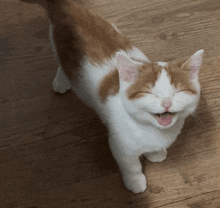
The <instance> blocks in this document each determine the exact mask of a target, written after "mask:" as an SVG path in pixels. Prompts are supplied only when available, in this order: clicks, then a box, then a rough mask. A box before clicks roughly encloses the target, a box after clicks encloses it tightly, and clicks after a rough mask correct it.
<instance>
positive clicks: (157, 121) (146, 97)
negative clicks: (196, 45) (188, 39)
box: [116, 50, 204, 129]
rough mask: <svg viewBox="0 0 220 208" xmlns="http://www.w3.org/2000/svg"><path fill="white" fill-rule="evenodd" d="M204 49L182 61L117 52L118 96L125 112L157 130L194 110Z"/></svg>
mask: <svg viewBox="0 0 220 208" xmlns="http://www.w3.org/2000/svg"><path fill="white" fill-rule="evenodd" d="M203 52H204V51H203V50H200V51H198V52H196V53H195V54H194V55H193V56H191V57H190V58H189V59H188V60H187V61H186V62H182V63H181V62H179V63H165V62H158V63H147V62H140V61H138V60H133V59H131V58H129V57H128V56H127V54H125V53H123V52H118V53H117V54H116V60H117V68H118V72H119V78H120V91H119V95H120V96H121V100H122V103H123V105H124V107H125V109H126V111H127V112H128V113H129V114H130V115H131V116H132V117H133V118H135V119H137V120H138V121H140V122H142V123H151V124H153V125H154V126H157V127H158V128H160V129H168V128H170V127H172V126H173V125H174V124H175V123H176V122H177V120H178V119H180V118H183V119H184V118H186V117H187V116H188V115H190V114H192V113H194V112H195V110H196V108H197V106H198V102H199V98H200V84H199V78H198V75H199V68H200V66H201V63H202V56H203Z"/></svg>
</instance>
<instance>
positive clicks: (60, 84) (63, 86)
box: [52, 67, 72, 93]
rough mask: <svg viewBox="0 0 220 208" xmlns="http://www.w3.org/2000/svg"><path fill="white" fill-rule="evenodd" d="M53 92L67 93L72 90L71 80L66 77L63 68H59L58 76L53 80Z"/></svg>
mask: <svg viewBox="0 0 220 208" xmlns="http://www.w3.org/2000/svg"><path fill="white" fill-rule="evenodd" d="M52 85H53V91H54V92H59V93H65V92H66V91H67V90H70V89H71V88H72V85H71V83H70V81H69V79H68V78H67V77H66V75H65V73H64V71H63V70H62V68H61V67H58V69H57V74H56V76H55V78H54V80H53V84H52Z"/></svg>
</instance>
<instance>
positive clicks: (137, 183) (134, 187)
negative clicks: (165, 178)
mask: <svg viewBox="0 0 220 208" xmlns="http://www.w3.org/2000/svg"><path fill="white" fill-rule="evenodd" d="M123 181H124V184H125V186H126V188H127V189H128V190H130V191H132V192H133V193H142V192H144V191H145V190H146V188H147V180H146V176H145V175H144V174H138V175H134V176H125V177H123Z"/></svg>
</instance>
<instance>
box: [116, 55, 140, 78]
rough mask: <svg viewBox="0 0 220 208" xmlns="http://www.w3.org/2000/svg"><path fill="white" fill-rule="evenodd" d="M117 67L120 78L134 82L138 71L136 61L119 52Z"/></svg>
mask: <svg viewBox="0 0 220 208" xmlns="http://www.w3.org/2000/svg"><path fill="white" fill-rule="evenodd" d="M116 58H117V68H118V72H119V76H120V78H121V79H122V80H123V81H125V82H133V81H134V79H135V77H136V75H137V71H138V66H139V64H138V63H134V62H133V61H132V60H130V59H129V57H126V56H125V55H123V54H117V57H116Z"/></svg>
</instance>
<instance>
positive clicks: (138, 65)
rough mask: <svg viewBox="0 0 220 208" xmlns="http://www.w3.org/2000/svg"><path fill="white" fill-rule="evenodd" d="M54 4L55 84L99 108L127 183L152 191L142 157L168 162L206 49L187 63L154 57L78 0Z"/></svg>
mask: <svg viewBox="0 0 220 208" xmlns="http://www.w3.org/2000/svg"><path fill="white" fill-rule="evenodd" d="M25 1H26V2H28V0H25ZM35 2H36V0H35ZM46 2H47V6H45V8H46V11H47V14H48V16H49V18H50V20H51V26H50V40H51V44H52V48H53V51H54V52H55V55H56V56H57V58H58V60H59V67H58V69H57V73H56V76H55V78H54V81H53V90H54V91H55V92H59V93H65V92H66V91H67V90H72V91H73V92H74V93H76V94H77V95H78V97H79V98H81V100H82V101H83V102H84V103H86V104H87V105H88V106H89V107H91V108H92V109H94V110H95V111H96V113H97V114H98V116H99V117H100V118H101V120H102V122H103V123H104V124H105V125H106V126H107V128H108V131H109V138H108V139H109V146H110V149H111V152H112V154H113V157H114V158H115V160H116V162H117V163H118V166H119V169H120V171H121V174H122V178H123V181H124V184H125V186H126V187H127V189H128V190H130V191H132V192H133V193H141V192H144V191H145V190H146V188H147V180H146V177H145V175H144V174H143V172H142V165H141V162H140V160H139V157H140V156H141V155H145V156H146V158H147V159H148V160H150V161H151V162H161V161H163V160H165V159H166V156H167V148H169V147H170V146H171V144H172V143H173V142H174V141H175V140H176V138H177V136H178V135H179V134H180V133H181V129H182V127H183V125H184V121H185V119H186V117H188V116H189V115H191V114H193V113H195V111H196V109H197V106H198V102H199V99H200V84H199V69H200V66H201V64H202V57H203V53H204V51H203V50H199V51H197V52H196V53H195V54H194V55H192V56H191V57H190V58H189V59H188V60H187V61H185V62H172V63H171V62H168V63H166V62H150V60H149V59H148V58H147V57H146V56H145V55H144V54H143V53H142V52H141V51H140V50H139V49H138V48H137V47H135V46H133V44H132V43H131V42H130V41H129V40H128V39H127V38H126V37H124V36H123V35H122V34H121V32H120V31H119V30H118V28H117V27H116V26H114V25H113V24H111V23H109V22H107V21H106V20H104V19H103V18H101V17H100V16H98V15H96V14H94V13H93V12H92V11H90V10H89V9H87V8H85V7H83V6H80V5H78V4H76V3H73V2H71V1H70V0H46Z"/></svg>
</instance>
